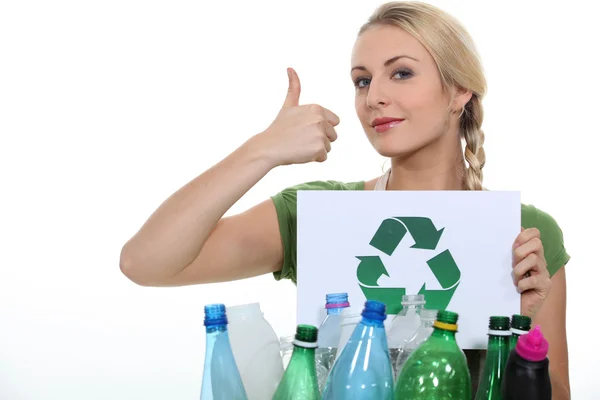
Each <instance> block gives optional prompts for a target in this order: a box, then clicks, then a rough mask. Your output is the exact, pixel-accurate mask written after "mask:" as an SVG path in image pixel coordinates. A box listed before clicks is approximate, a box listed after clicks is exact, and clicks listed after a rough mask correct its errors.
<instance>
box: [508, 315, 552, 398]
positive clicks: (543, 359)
mask: <svg viewBox="0 0 600 400" xmlns="http://www.w3.org/2000/svg"><path fill="white" fill-rule="evenodd" d="M548 367H549V361H548V341H547V340H546V339H545V338H544V335H543V334H542V331H541V330H540V327H539V325H538V326H536V327H535V328H534V329H533V330H532V331H530V332H529V333H527V334H525V335H522V336H520V337H519V340H518V341H517V346H516V347H515V348H514V349H513V350H512V351H511V352H510V356H509V357H508V361H507V363H506V368H505V370H504V379H503V381H502V399H503V400H551V399H552V385H551V383H550V373H549V371H548Z"/></svg>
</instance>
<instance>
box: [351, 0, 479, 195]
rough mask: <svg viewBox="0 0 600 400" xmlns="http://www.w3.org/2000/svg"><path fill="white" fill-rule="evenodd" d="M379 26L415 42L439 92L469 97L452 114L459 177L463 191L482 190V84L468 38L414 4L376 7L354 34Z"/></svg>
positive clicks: (457, 26)
mask: <svg viewBox="0 0 600 400" xmlns="http://www.w3.org/2000/svg"><path fill="white" fill-rule="evenodd" d="M381 25H391V26H396V27H399V28H401V29H402V30H404V31H406V32H407V33H409V34H411V35H412V36H414V37H415V38H416V39H417V40H418V41H419V42H421V44H422V45H423V46H424V47H425V48H426V49H427V50H428V51H429V53H430V54H431V56H432V57H433V59H434V61H435V63H436V65H437V68H438V71H439V73H440V77H441V81H442V85H443V88H444V90H445V91H447V92H449V93H451V94H452V97H454V94H455V92H456V89H457V88H462V89H466V90H469V91H471V92H472V93H473V95H472V97H471V99H470V100H469V101H468V102H467V104H466V105H465V106H464V108H463V109H461V110H458V111H456V110H453V111H452V112H453V113H460V117H459V118H460V124H459V126H460V128H459V129H460V134H461V136H462V138H464V139H465V151H464V158H465V161H466V163H467V164H468V166H467V168H466V172H465V174H466V175H465V176H464V177H463V179H464V186H465V189H467V190H482V189H483V186H482V182H483V173H482V169H483V166H484V165H485V152H484V150H483V142H484V139H485V136H484V134H483V131H482V130H481V124H482V122H483V104H482V99H483V96H484V95H485V92H486V90H487V83H486V79H485V76H484V73H483V67H482V65H481V61H480V58H479V54H478V52H477V49H476V48H475V44H474V42H473V39H472V38H471V36H470V35H469V33H468V32H467V31H466V29H465V28H464V27H463V26H462V24H461V23H460V22H459V21H458V20H456V19H455V18H454V17H452V16H451V15H449V14H447V13H446V12H444V11H442V10H440V9H439V8H437V7H434V6H432V5H429V4H426V3H422V2H418V1H406V2H405V1H397V2H389V3H385V4H383V5H381V6H379V8H377V9H376V10H375V12H374V13H373V14H372V15H371V17H370V18H369V19H368V20H367V22H366V23H365V24H364V25H363V26H362V27H361V28H360V30H359V33H358V35H359V36H360V35H361V34H362V33H363V32H365V31H366V30H367V29H369V28H371V27H373V26H381ZM450 106H451V105H449V107H450Z"/></svg>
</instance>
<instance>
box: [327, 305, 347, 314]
mask: <svg viewBox="0 0 600 400" xmlns="http://www.w3.org/2000/svg"><path fill="white" fill-rule="evenodd" d="M344 308H346V307H332V308H328V309H327V315H342V310H344Z"/></svg>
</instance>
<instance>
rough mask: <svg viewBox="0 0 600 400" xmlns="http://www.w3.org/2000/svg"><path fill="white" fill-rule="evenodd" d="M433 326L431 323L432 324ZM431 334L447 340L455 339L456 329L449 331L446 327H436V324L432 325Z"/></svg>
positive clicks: (453, 340)
mask: <svg viewBox="0 0 600 400" xmlns="http://www.w3.org/2000/svg"><path fill="white" fill-rule="evenodd" d="M432 326H433V325H432ZM431 336H434V337H437V338H440V339H443V340H447V341H452V342H455V341H456V331H450V330H447V329H442V328H438V327H437V326H433V332H432V333H431Z"/></svg>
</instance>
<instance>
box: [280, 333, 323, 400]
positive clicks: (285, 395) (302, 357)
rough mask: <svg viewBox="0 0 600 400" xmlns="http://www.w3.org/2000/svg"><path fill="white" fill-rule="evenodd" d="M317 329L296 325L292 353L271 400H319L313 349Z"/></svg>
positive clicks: (315, 346) (319, 394)
mask: <svg viewBox="0 0 600 400" xmlns="http://www.w3.org/2000/svg"><path fill="white" fill-rule="evenodd" d="M317 332H318V329H317V327H315V326H312V325H298V327H297V328H296V336H295V337H294V351H293V352H292V357H291V359H290V363H289V364H288V366H287V368H286V370H285V373H284V374H283V377H282V378H281V382H279V386H277V390H276V391H275V394H274V395H273V400H295V399H302V400H305V399H306V400H320V399H321V393H320V392H319V383H318V381H317V368H316V364H315V349H316V348H317Z"/></svg>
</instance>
